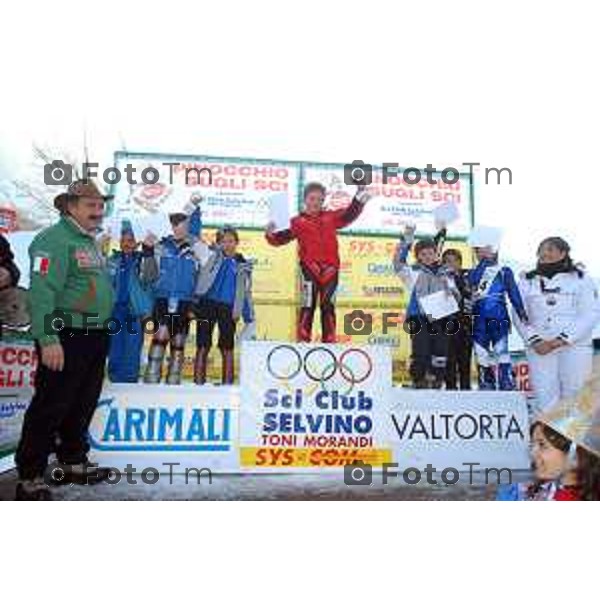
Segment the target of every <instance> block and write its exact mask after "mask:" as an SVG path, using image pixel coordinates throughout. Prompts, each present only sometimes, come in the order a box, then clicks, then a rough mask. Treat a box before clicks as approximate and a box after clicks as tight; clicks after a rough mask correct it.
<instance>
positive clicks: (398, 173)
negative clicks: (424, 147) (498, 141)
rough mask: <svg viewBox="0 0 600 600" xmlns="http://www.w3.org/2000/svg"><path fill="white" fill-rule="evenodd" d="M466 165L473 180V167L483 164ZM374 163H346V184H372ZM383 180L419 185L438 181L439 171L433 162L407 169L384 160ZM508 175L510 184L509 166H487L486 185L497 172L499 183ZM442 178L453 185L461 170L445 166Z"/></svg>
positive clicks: (382, 167) (382, 166)
mask: <svg viewBox="0 0 600 600" xmlns="http://www.w3.org/2000/svg"><path fill="white" fill-rule="evenodd" d="M462 165H463V166H464V167H469V179H470V181H471V182H472V181H473V178H474V172H473V167H478V166H481V163H478V162H470V163H469V162H464V163H462ZM373 168H374V167H373V165H371V164H369V163H365V162H364V161H363V160H353V161H352V162H351V163H348V164H346V165H344V183H345V184H346V185H371V183H372V182H373ZM379 168H380V169H381V181H382V183H384V184H386V183H388V180H389V179H390V178H391V177H393V178H395V179H402V180H403V181H404V183H406V184H407V185H417V184H418V183H419V182H420V181H421V180H426V181H427V183H429V184H432V185H434V184H436V183H438V181H439V180H438V179H436V178H435V177H434V175H435V174H436V173H439V171H438V169H436V168H435V167H434V166H433V165H432V164H431V163H428V164H427V166H426V167H425V168H424V169H419V168H417V167H408V168H406V169H400V165H399V164H398V163H396V162H384V163H382V165H381V167H377V169H379ZM505 172H506V174H507V175H508V184H509V185H512V171H511V169H509V168H508V167H501V168H500V169H498V168H496V167H487V168H486V169H485V171H484V175H485V180H484V181H485V185H488V184H489V180H490V175H491V174H492V173H495V174H496V183H497V185H500V184H501V175H502V174H503V173H505ZM440 178H441V180H442V181H443V182H444V183H445V184H447V185H452V184H455V183H457V182H458V180H459V179H460V172H459V171H458V169H456V168H455V167H445V168H444V169H442V171H441V174H440Z"/></svg>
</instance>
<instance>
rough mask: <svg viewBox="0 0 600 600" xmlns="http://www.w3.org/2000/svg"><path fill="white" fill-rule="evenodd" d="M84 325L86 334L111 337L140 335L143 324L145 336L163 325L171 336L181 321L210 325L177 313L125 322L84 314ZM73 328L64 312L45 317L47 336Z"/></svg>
mask: <svg viewBox="0 0 600 600" xmlns="http://www.w3.org/2000/svg"><path fill="white" fill-rule="evenodd" d="M81 317H82V324H81V327H78V329H81V330H84V331H85V332H86V333H87V332H88V331H89V330H90V329H92V330H94V331H96V330H99V329H101V330H106V331H108V334H109V335H118V334H119V333H121V331H126V332H127V333H128V334H130V335H138V333H139V330H138V328H137V323H138V322H140V323H141V329H142V332H143V333H144V334H148V335H154V334H155V333H156V332H157V331H158V330H159V328H160V327H161V325H166V326H167V327H168V328H169V331H170V332H171V334H174V333H175V332H176V331H177V328H178V323H179V322H180V321H181V320H185V321H186V322H190V323H191V322H196V324H197V325H196V326H197V327H199V326H201V325H202V324H203V323H206V324H210V321H208V320H207V319H198V318H195V317H192V316H189V315H188V316H184V315H180V314H175V313H167V314H165V315H164V316H163V317H162V318H161V319H160V320H159V319H156V318H155V317H152V316H150V317H144V318H142V319H140V318H139V317H137V316H135V315H131V314H130V315H126V316H125V318H124V319H123V320H121V319H117V318H116V317H109V318H108V319H106V320H104V321H103V322H100V320H99V314H98V313H82V314H81ZM72 328H73V317H72V316H71V315H70V314H68V313H65V312H64V311H62V310H60V309H57V310H55V311H53V312H52V313H50V314H46V315H44V333H45V334H46V335H56V334H58V333H60V332H61V331H63V330H65V329H72Z"/></svg>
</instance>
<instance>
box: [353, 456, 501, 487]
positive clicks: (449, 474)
mask: <svg viewBox="0 0 600 600" xmlns="http://www.w3.org/2000/svg"><path fill="white" fill-rule="evenodd" d="M480 465H481V463H462V466H463V467H469V470H468V474H469V485H473V483H474V478H473V474H474V470H473V467H477V466H480ZM398 467H399V464H398V463H383V465H382V470H381V484H382V485H387V484H388V483H389V480H390V479H398V478H400V477H402V480H403V481H404V483H406V484H408V485H417V484H418V483H421V481H423V474H425V475H426V483H427V484H429V485H438V483H440V480H441V483H443V484H445V485H456V484H457V483H458V482H459V481H460V478H461V473H462V474H465V471H464V470H463V471H459V470H458V469H456V468H454V467H446V468H445V469H443V470H442V472H441V473H440V480H438V479H437V478H435V477H434V475H435V474H436V473H437V469H436V468H435V467H434V466H433V465H432V464H428V465H427V466H426V467H425V469H423V470H421V469H418V468H416V467H407V468H406V469H404V470H402V471H399V470H398ZM503 473H506V474H507V476H508V481H507V482H504V483H509V484H510V483H512V470H511V469H509V468H507V467H503V468H500V469H498V468H494V467H489V468H486V469H484V475H485V481H484V483H485V485H488V484H489V483H490V475H492V474H494V475H495V476H496V479H495V481H492V482H491V483H495V484H497V485H500V483H502V474H503ZM344 483H345V484H346V485H349V486H350V485H351V486H354V485H357V486H358V485H364V486H366V485H372V484H373V466H372V465H370V464H368V463H365V462H363V461H361V460H357V461H356V462H355V463H354V464H351V465H345V466H344ZM479 483H481V481H479Z"/></svg>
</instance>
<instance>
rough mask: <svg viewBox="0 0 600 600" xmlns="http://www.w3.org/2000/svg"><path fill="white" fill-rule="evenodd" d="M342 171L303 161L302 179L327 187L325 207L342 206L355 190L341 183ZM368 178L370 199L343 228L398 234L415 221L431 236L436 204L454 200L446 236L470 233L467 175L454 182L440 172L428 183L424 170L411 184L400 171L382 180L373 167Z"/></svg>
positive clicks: (469, 196)
mask: <svg viewBox="0 0 600 600" xmlns="http://www.w3.org/2000/svg"><path fill="white" fill-rule="evenodd" d="M346 168H347V167H346ZM367 168H368V165H367ZM344 170H345V167H344V165H331V166H327V165H319V164H310V163H306V165H305V166H303V182H304V183H307V182H309V181H318V182H320V183H322V184H323V185H324V186H325V187H326V188H327V199H326V207H327V208H329V209H336V208H344V207H345V206H347V205H348V204H349V203H350V202H351V200H352V198H353V197H354V194H355V193H356V186H355V185H346V184H345V183H344ZM368 176H369V175H368ZM370 178H371V183H370V185H369V186H368V188H367V189H368V190H369V192H370V193H371V194H372V195H373V198H372V199H371V201H370V202H369V204H368V205H367V206H366V207H365V210H364V212H363V213H362V214H361V216H360V217H359V218H358V219H357V220H356V221H355V222H354V223H353V224H352V225H350V226H349V227H346V228H345V229H344V231H346V232H352V233H362V234H370V233H379V234H389V235H398V233H399V232H400V231H402V229H403V228H404V226H405V225H406V224H407V223H414V224H415V225H416V226H417V234H427V235H431V234H433V233H435V225H434V210H435V209H436V207H438V206H441V205H444V204H446V203H454V204H455V206H456V210H457V214H458V217H457V219H456V220H455V221H453V222H452V223H451V224H450V225H449V226H448V229H449V235H451V236H455V237H466V236H467V235H468V234H469V231H470V230H471V227H472V207H471V189H470V188H471V186H470V177H469V175H468V174H460V176H459V177H458V181H456V183H444V181H443V180H442V178H441V174H440V173H435V175H434V176H433V178H432V179H431V181H434V180H435V183H429V182H428V181H427V178H426V173H425V172H423V173H422V177H421V181H419V182H418V183H414V184H410V183H406V181H404V178H403V177H402V175H401V174H400V176H396V175H394V176H391V175H390V176H389V177H387V178H386V179H385V180H384V178H383V174H382V171H381V169H376V168H372V169H371V171H370ZM409 180H410V178H409ZM384 181H385V183H384Z"/></svg>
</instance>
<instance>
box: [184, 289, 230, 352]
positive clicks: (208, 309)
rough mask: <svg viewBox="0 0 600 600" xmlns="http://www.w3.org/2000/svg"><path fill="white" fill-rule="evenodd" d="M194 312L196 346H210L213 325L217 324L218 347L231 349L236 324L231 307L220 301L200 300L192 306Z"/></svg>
mask: <svg viewBox="0 0 600 600" xmlns="http://www.w3.org/2000/svg"><path fill="white" fill-rule="evenodd" d="M194 312H195V314H196V346H197V347H198V348H210V347H211V346H212V338H213V331H214V330H215V325H218V326H219V343H218V345H219V348H220V349H221V350H233V347H234V344H235V328H236V324H235V321H234V320H233V312H232V307H231V306H229V305H228V304H223V303H222V302H214V301H212V300H201V301H200V302H199V304H197V305H196V306H195V307H194Z"/></svg>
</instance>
